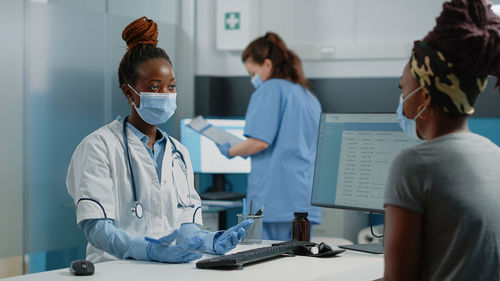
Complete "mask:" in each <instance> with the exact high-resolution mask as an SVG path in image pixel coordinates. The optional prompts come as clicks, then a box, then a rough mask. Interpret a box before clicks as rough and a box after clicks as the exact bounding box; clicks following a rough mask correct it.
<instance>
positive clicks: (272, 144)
mask: <svg viewBox="0 0 500 281" xmlns="http://www.w3.org/2000/svg"><path fill="white" fill-rule="evenodd" d="M320 115H321V105H320V103H319V101H318V99H317V98H316V97H315V96H314V95H313V94H312V93H311V92H310V91H309V90H307V89H305V88H304V87H302V86H301V85H300V84H297V83H292V82H290V81H288V80H285V79H270V80H267V81H265V82H264V83H263V84H262V85H261V86H260V87H259V88H258V89H257V90H256V91H255V92H254V93H253V94H252V97H251V98H250V103H249V105H248V109H247V113H246V117H245V132H244V134H245V136H246V137H252V138H255V139H259V140H262V141H265V142H266V143H268V144H269V147H268V148H267V149H265V150H264V151H262V152H260V153H257V154H254V155H252V171H251V173H250V175H249V176H248V189H247V199H248V200H253V206H254V208H255V209H256V210H257V208H260V206H262V204H265V209H264V218H263V220H264V221H265V222H291V221H292V220H293V218H294V216H293V213H294V212H308V213H309V217H308V218H309V220H310V221H312V222H314V223H321V209H320V208H318V207H312V206H311V189H312V183H313V175H314V161H315V159H316V142H317V138H318V126H319V119H320Z"/></svg>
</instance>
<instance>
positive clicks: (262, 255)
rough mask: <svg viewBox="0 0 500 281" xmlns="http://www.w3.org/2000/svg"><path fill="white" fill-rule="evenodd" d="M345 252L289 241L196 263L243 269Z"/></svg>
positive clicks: (314, 244) (218, 267)
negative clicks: (266, 262)
mask: <svg viewBox="0 0 500 281" xmlns="http://www.w3.org/2000/svg"><path fill="white" fill-rule="evenodd" d="M344 251H345V250H332V248H330V246H328V245H326V244H325V243H320V244H316V243H313V242H304V241H287V242H283V243H278V244H273V245H272V246H268V247H263V248H257V249H251V250H246V251H241V252H238V253H234V254H230V255H226V256H220V257H215V258H211V259H204V260H201V261H198V262H197V263H196V267H197V268H202V269H243V265H247V264H251V263H256V262H259V261H264V260H270V259H273V258H277V257H282V256H284V255H289V256H294V255H303V256H311V257H333V256H336V255H337V254H339V253H342V252H344Z"/></svg>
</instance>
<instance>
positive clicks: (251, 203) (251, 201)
mask: <svg viewBox="0 0 500 281" xmlns="http://www.w3.org/2000/svg"><path fill="white" fill-rule="evenodd" d="M252 205H253V200H250V212H249V213H248V215H249V216H251V215H252Z"/></svg>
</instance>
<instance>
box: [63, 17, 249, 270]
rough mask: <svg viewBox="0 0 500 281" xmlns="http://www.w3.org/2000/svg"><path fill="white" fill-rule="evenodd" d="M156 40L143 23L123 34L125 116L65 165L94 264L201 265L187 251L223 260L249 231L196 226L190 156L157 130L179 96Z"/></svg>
mask: <svg viewBox="0 0 500 281" xmlns="http://www.w3.org/2000/svg"><path fill="white" fill-rule="evenodd" d="M157 36H158V27H157V24H156V23H155V22H154V21H152V20H150V19H147V18H145V17H142V18H140V19H137V20H136V21H134V22H132V23H131V24H129V25H128V26H127V27H126V28H125V30H124V31H123V33H122V37H123V39H124V40H125V41H126V43H127V46H128V51H127V53H126V54H125V55H124V57H123V59H122V61H121V63H120V66H119V69H118V76H119V81H120V85H121V89H122V91H123V93H124V94H125V97H126V98H127V100H128V101H129V103H130V115H129V116H127V117H125V118H118V119H117V120H114V121H112V122H111V123H109V124H107V125H105V126H103V127H102V128H100V129H98V130H97V131H95V132H93V133H91V134H90V135H89V136H87V137H86V138H85V139H84V140H83V141H82V142H81V143H80V145H78V147H77V148H76V150H75V152H74V154H73V157H72V159H71V163H70V165H69V169H68V175H67V180H66V185H67V188H68V192H69V194H70V195H71V196H72V197H73V200H74V202H75V205H76V217H77V218H76V219H77V223H78V225H79V226H80V227H81V228H82V229H83V230H84V232H85V235H86V237H87V240H88V241H89V244H88V246H87V259H88V260H90V261H92V262H100V261H105V260H111V259H116V258H121V259H124V258H133V259H139V260H152V261H160V262H172V263H178V262H189V261H192V260H194V259H198V258H200V257H201V254H199V253H195V252H193V250H195V251H196V250H198V251H204V252H207V253H212V254H223V253H226V252H227V251H229V250H231V249H233V248H234V247H236V245H237V244H238V242H239V241H241V240H242V239H243V238H244V237H245V235H246V232H245V229H246V228H247V227H248V226H249V225H250V224H252V221H244V222H242V223H241V224H239V225H236V226H235V227H233V228H230V229H229V230H227V231H219V232H208V231H205V230H201V229H200V228H199V227H198V226H199V225H201V224H202V217H201V210H200V209H201V204H200V197H199V196H198V194H197V192H196V190H195V189H194V184H193V170H192V167H191V161H190V158H189V153H188V151H187V150H186V148H185V147H184V146H183V145H182V144H180V143H179V142H178V141H177V140H175V139H173V138H172V137H170V136H168V135H167V134H166V133H165V132H163V131H162V130H160V129H159V128H158V125H159V124H162V123H165V122H166V121H167V120H168V119H169V118H170V117H171V116H172V115H173V114H174V112H175V109H176V96H177V93H176V87H175V74H174V71H173V68H172V63H171V61H170V58H169V57H168V55H167V54H166V53H165V51H164V50H162V49H161V48H158V47H156V44H157V42H158V40H157ZM149 238H153V239H149ZM158 239H159V240H158ZM158 242H161V243H158Z"/></svg>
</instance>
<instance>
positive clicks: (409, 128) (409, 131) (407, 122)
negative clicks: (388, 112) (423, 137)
mask: <svg viewBox="0 0 500 281" xmlns="http://www.w3.org/2000/svg"><path fill="white" fill-rule="evenodd" d="M420 89H422V87H418V88H416V89H415V90H413V92H411V93H410V94H409V95H408V96H407V97H406V98H405V99H403V94H401V95H400V96H399V104H398V108H397V109H396V113H397V114H398V122H399V126H401V129H403V132H405V134H406V135H407V136H409V137H411V138H415V139H420V137H419V136H418V134H417V122H416V121H415V120H417V118H418V117H419V116H420V114H422V112H424V110H425V109H426V108H425V107H424V108H423V109H422V110H420V111H419V112H418V113H417V115H416V116H415V118H413V119H409V118H408V117H406V116H405V115H404V113H403V104H404V102H405V101H407V100H408V99H409V98H410V97H411V96H413V95H414V94H415V93H416V92H418V91H419V90H420Z"/></svg>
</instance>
